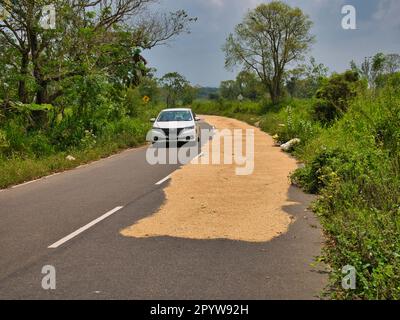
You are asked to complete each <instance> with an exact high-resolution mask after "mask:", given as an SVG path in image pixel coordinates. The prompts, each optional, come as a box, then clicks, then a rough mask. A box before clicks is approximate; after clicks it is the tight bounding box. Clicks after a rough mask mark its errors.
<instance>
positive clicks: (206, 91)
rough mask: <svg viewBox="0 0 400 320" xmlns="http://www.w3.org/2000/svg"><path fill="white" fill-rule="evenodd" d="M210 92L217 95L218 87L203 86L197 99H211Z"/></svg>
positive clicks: (198, 92)
mask: <svg viewBox="0 0 400 320" xmlns="http://www.w3.org/2000/svg"><path fill="white" fill-rule="evenodd" d="M210 94H213V95H217V94H218V88H213V87H201V88H199V89H198V91H197V99H209V98H210Z"/></svg>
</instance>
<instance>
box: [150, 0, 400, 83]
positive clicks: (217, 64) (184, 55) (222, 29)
mask: <svg viewBox="0 0 400 320" xmlns="http://www.w3.org/2000/svg"><path fill="white" fill-rule="evenodd" d="M262 2H268V1H261V0H160V1H159V4H157V5H154V9H155V10H157V11H158V10H159V11H167V12H168V11H175V10H178V9H184V10H186V11H187V12H188V14H189V15H191V16H194V17H198V21H197V22H196V23H195V24H194V25H193V26H192V28H191V34H184V35H181V36H179V37H178V38H177V39H175V40H173V41H172V42H170V43H169V44H168V45H167V46H160V47H156V48H154V49H152V50H151V51H145V52H144V56H145V57H146V58H147V59H148V61H149V65H150V66H151V67H155V68H156V69H157V70H158V72H157V75H158V76H162V75H163V74H165V73H167V72H172V71H177V72H179V73H181V74H182V75H184V76H185V77H186V78H187V79H188V80H190V82H191V83H192V84H195V85H201V86H218V85H219V83H220V81H222V80H227V79H233V78H234V77H235V72H229V71H227V70H225V68H224V53H223V52H222V50H221V47H222V45H223V44H224V42H225V39H226V37H227V36H228V34H229V33H231V32H232V31H233V30H234V27H235V25H236V24H238V23H240V22H241V20H242V18H243V16H244V14H245V13H246V12H247V11H248V10H249V9H252V8H255V7H256V6H257V5H258V4H260V3H262ZM286 3H288V4H290V5H292V6H298V7H300V8H301V9H302V10H303V11H304V12H305V13H306V14H308V15H309V16H310V18H311V19H312V20H313V21H314V26H313V29H312V32H313V34H314V35H315V36H316V43H315V44H314V45H313V47H312V49H311V52H310V55H312V56H314V57H315V58H316V59H317V61H318V62H322V63H324V64H325V65H327V66H328V67H329V69H330V71H338V72H340V71H343V70H345V69H346V68H347V67H348V66H349V63H350V61H351V60H352V59H354V60H356V61H361V60H362V59H363V58H364V57H365V56H371V55H373V54H375V53H377V52H384V53H394V52H397V53H400V1H399V0H297V1H296V0H287V1H286ZM346 4H350V5H353V6H355V8H356V10H357V30H343V29H342V27H341V20H342V17H343V15H342V14H341V9H342V7H343V6H344V5H346Z"/></svg>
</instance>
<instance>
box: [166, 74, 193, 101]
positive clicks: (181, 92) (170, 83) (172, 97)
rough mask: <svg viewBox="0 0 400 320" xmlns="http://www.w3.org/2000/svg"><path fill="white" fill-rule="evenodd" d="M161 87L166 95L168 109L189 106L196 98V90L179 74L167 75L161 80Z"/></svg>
mask: <svg viewBox="0 0 400 320" xmlns="http://www.w3.org/2000/svg"><path fill="white" fill-rule="evenodd" d="M160 84H161V87H162V89H163V91H164V95H165V103H166V104H167V107H168V108H172V107H177V106H178V105H179V104H183V105H189V104H191V103H192V102H193V100H194V98H195V97H196V91H197V89H196V88H193V87H192V86H191V85H190V83H189V81H187V80H186V78H185V77H184V76H182V75H180V74H179V73H177V72H170V73H167V74H165V75H164V76H163V77H162V78H161V79H160Z"/></svg>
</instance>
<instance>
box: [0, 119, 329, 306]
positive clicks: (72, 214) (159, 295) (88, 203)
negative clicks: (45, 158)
mask: <svg viewBox="0 0 400 320" xmlns="http://www.w3.org/2000/svg"><path fill="white" fill-rule="evenodd" d="M201 125H202V127H203V128H209V127H210V126H209V125H208V124H206V123H202V124H201ZM146 148H147V147H141V148H138V149H132V150H127V151H125V152H122V153H120V154H118V155H115V156H113V157H110V158H107V159H103V160H101V161H97V162H95V163H92V164H90V165H86V166H83V167H80V168H77V169H74V170H71V171H68V172H64V173H61V174H58V175H54V176H50V177H48V178H45V179H41V180H39V181H35V182H33V183H29V184H25V185H21V186H18V187H16V188H11V189H7V190H2V191H0V257H1V258H0V299H314V298H318V294H320V292H321V290H322V289H323V287H324V285H325V283H326V275H325V274H324V273H323V272H321V271H320V270H317V269H315V268H314V267H311V266H310V264H311V263H312V262H313V258H314V256H316V255H318V254H319V252H320V247H321V231H320V229H319V227H318V222H317V221H316V219H315V217H314V215H313V214H312V213H311V212H309V211H307V210H306V209H307V207H308V205H309V202H310V201H311V200H312V198H311V196H308V195H305V194H303V193H302V192H301V191H300V190H299V189H297V188H295V187H291V188H290V190H289V193H288V198H289V199H290V200H291V201H294V202H296V203H298V204H297V205H295V206H293V205H292V206H288V207H285V208H284V209H285V211H287V212H288V214H290V215H293V216H294V217H295V218H296V220H295V222H294V223H293V224H291V225H290V228H289V230H288V232H287V233H285V234H284V235H282V236H280V237H278V238H275V239H273V240H271V241H268V242H262V243H251V242H245V241H233V240H229V239H225V240H224V239H212V240H199V239H197V240H191V239H184V238H174V237H150V238H131V237H124V236H122V235H121V230H122V229H124V228H126V227H127V226H130V225H132V223H133V222H135V221H139V220H141V219H143V218H145V217H148V216H150V215H152V214H153V213H154V212H156V211H157V210H158V208H159V207H160V206H161V205H162V203H163V202H164V200H165V199H164V198H165V195H164V192H163V189H164V188H165V187H166V186H167V185H168V183H169V181H168V179H165V178H166V177H168V176H169V175H170V174H171V173H172V172H174V171H175V170H177V169H178V168H179V166H178V165H156V166H151V165H150V164H148V163H147V161H146V157H145V155H146ZM182 192H183V196H184V190H183V191H182ZM46 265H51V266H54V267H55V270H56V289H55V290H44V289H43V288H42V279H43V277H44V275H43V274H42V273H41V272H42V268H43V266H46Z"/></svg>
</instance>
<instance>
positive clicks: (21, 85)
mask: <svg viewBox="0 0 400 320" xmlns="http://www.w3.org/2000/svg"><path fill="white" fill-rule="evenodd" d="M28 66H29V52H23V53H22V58H21V67H20V74H21V79H20V80H19V82H18V98H19V100H20V101H21V102H22V103H27V102H28V93H27V92H26V77H27V76H28Z"/></svg>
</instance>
